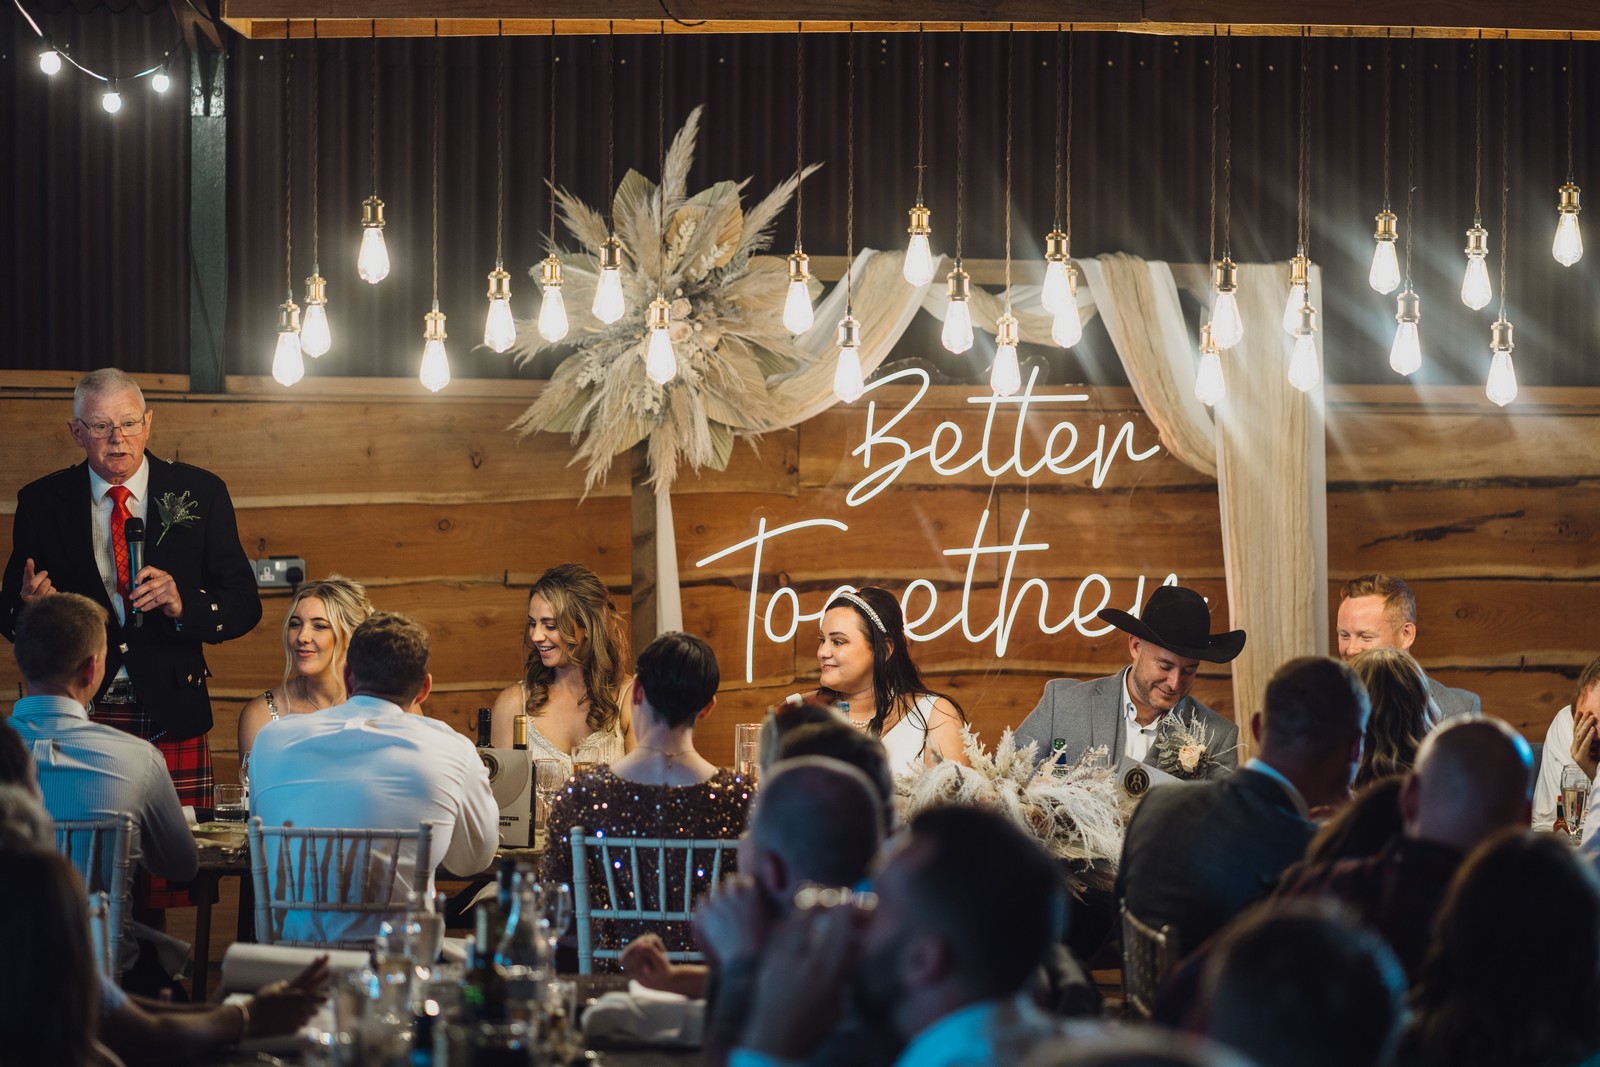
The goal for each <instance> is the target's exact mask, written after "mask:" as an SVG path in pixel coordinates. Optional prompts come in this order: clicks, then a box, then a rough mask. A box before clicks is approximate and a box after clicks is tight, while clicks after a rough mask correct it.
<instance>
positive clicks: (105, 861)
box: [56, 811, 133, 982]
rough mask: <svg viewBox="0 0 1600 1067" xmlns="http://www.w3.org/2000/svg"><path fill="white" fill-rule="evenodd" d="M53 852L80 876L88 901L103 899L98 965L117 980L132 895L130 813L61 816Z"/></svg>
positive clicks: (119, 973) (131, 826) (111, 977)
mask: <svg viewBox="0 0 1600 1067" xmlns="http://www.w3.org/2000/svg"><path fill="white" fill-rule="evenodd" d="M56 851H57V852H59V853H61V855H62V856H64V857H66V860H67V862H68V863H70V864H72V869H73V870H75V871H77V872H78V877H79V878H82V879H83V887H84V889H85V890H86V891H87V892H88V893H89V895H90V901H91V903H92V902H93V899H94V894H96V893H99V894H101V896H102V898H103V899H104V900H105V901H106V916H105V938H106V948H105V952H106V955H105V958H104V959H103V960H102V964H103V967H104V969H105V973H106V975H107V977H109V978H110V979H111V980H112V981H114V982H115V981H119V980H120V979H121V977H122V965H121V959H122V951H121V949H122V938H123V934H124V932H125V931H126V928H127V921H128V911H129V908H130V907H131V906H132V895H133V865H132V861H131V859H130V856H131V855H132V852H133V816H132V815H131V814H130V813H128V812H125V811H124V812H119V813H117V814H116V815H110V816H107V817H106V818H103V819H64V820H62V821H60V822H58V823H56Z"/></svg>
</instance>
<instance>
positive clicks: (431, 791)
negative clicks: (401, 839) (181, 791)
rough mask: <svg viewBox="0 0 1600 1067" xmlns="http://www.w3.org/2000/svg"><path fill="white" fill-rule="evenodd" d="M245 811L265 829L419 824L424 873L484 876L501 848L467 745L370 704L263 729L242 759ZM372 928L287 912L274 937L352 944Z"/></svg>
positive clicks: (484, 785)
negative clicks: (427, 832) (428, 836)
mask: <svg viewBox="0 0 1600 1067" xmlns="http://www.w3.org/2000/svg"><path fill="white" fill-rule="evenodd" d="M250 806H251V809H252V811H253V813H254V814H256V815H258V816H260V817H261V819H262V821H263V822H264V823H266V824H267V825H268V826H279V825H282V824H283V823H285V822H292V823H293V824H294V825H295V826H298V827H307V828H309V827H332V828H341V829H378V830H383V829H388V830H414V829H416V828H417V826H418V824H419V823H423V822H427V823H429V824H431V825H432V827H433V845H432V852H433V855H432V857H430V859H431V861H432V866H434V867H437V866H439V865H440V864H441V863H442V864H444V866H446V867H447V868H449V869H450V870H451V871H455V872H457V873H460V874H474V873H477V872H478V871H481V870H484V869H485V868H487V867H488V866H489V864H490V862H491V861H492V860H493V859H494V851H495V847H496V846H497V845H498V844H499V840H500V832H499V831H500V806H499V804H498V803H496V802H495V799H494V793H493V791H492V790H491V789H490V786H489V774H488V772H487V771H486V770H484V767H483V761H482V760H481V759H479V758H478V751H477V749H475V748H474V747H473V746H472V742H471V741H469V740H467V739H466V738H465V737H463V736H462V735H461V734H458V733H456V731H455V730H453V729H451V728H450V727H449V726H447V725H445V724H444V723H442V722H439V721H437V720H434V719H429V718H427V717H425V716H422V715H409V714H407V713H406V712H405V711H403V710H402V709H401V708H400V707H399V706H397V705H395V704H392V703H390V702H389V701H387V700H382V699H379V698H378V697H373V696H354V697H351V698H350V699H349V700H347V701H346V702H345V703H343V704H339V705H336V706H334V707H331V708H328V709H326V710H325V711H317V712H312V713H311V714H309V715H289V716H286V717H284V718H281V719H278V720H276V721H273V722H269V723H267V724H266V725H265V726H263V727H262V728H261V732H260V733H259V734H257V735H256V742H255V747H254V748H252V749H251V751H250ZM414 866H415V858H414V856H413V855H410V854H408V853H404V852H403V858H402V860H401V862H400V865H399V875H398V877H397V878H396V879H395V888H394V897H393V899H394V900H395V901H396V902H397V903H399V904H401V905H402V906H403V905H404V901H405V898H406V894H407V893H408V892H409V891H410V890H411V888H412V886H411V873H412V869H413V867H414ZM426 888H427V890H428V891H429V892H430V893H431V892H432V890H433V885H432V881H431V878H430V882H429V885H428V886H427V887H426ZM381 921H382V917H381V916H344V915H326V916H317V915H314V914H310V913H299V912H291V913H290V914H289V916H288V919H287V920H286V922H285V925H284V933H283V936H284V937H285V938H288V939H293V940H316V941H344V940H357V939H361V938H365V937H370V936H372V935H373V934H376V933H377V929H378V924H379V923H380V922H381Z"/></svg>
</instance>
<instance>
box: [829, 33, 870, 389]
mask: <svg viewBox="0 0 1600 1067" xmlns="http://www.w3.org/2000/svg"><path fill="white" fill-rule="evenodd" d="M855 30H856V24H855V23H853V22H852V23H851V24H850V32H849V33H848V34H846V35H845V39H844V40H845V49H846V52H847V60H846V67H847V70H848V73H847V74H846V77H845V97H844V111H845V135H844V136H845V153H844V159H845V162H844V262H845V272H844V318H842V319H840V320H839V329H838V333H837V335H836V336H837V340H838V342H839V354H838V356H837V358H836V361H835V363H834V367H833V395H834V396H836V397H838V398H839V399H840V400H842V401H844V402H845V403H846V404H848V403H851V402H852V401H855V400H858V399H860V397H861V394H862V393H863V392H865V391H866V381H865V380H864V378H863V376H862V373H861V323H859V322H857V321H856V316H855V288H854V286H855V282H854V279H853V275H854V274H855V272H854V271H853V270H851V266H852V265H853V264H854V262H855V253H856V37H855Z"/></svg>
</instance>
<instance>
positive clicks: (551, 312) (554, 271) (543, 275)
mask: <svg viewBox="0 0 1600 1067" xmlns="http://www.w3.org/2000/svg"><path fill="white" fill-rule="evenodd" d="M539 284H540V286H541V287H542V289H541V292H542V294H543V295H542V296H541V298H540V301H539V336H540V337H543V338H544V339H545V340H546V341H549V342H550V343H551V344H555V343H556V342H557V341H559V340H561V339H562V338H564V337H566V336H567V329H568V323H567V304H566V300H565V298H563V297H562V295H561V257H560V256H558V255H556V254H555V253H554V252H552V253H550V255H549V256H548V257H546V259H545V261H544V262H543V263H542V264H540V267H539Z"/></svg>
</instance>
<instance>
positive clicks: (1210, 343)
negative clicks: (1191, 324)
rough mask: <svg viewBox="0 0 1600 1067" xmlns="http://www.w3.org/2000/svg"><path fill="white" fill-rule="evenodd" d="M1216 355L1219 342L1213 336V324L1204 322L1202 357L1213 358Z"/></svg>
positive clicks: (1202, 327) (1201, 331)
mask: <svg viewBox="0 0 1600 1067" xmlns="http://www.w3.org/2000/svg"><path fill="white" fill-rule="evenodd" d="M1216 353H1217V342H1216V338H1214V337H1213V336H1212V335H1211V324H1210V323H1209V322H1202V323H1201V324H1200V354H1201V355H1202V356H1212V355H1216Z"/></svg>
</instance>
